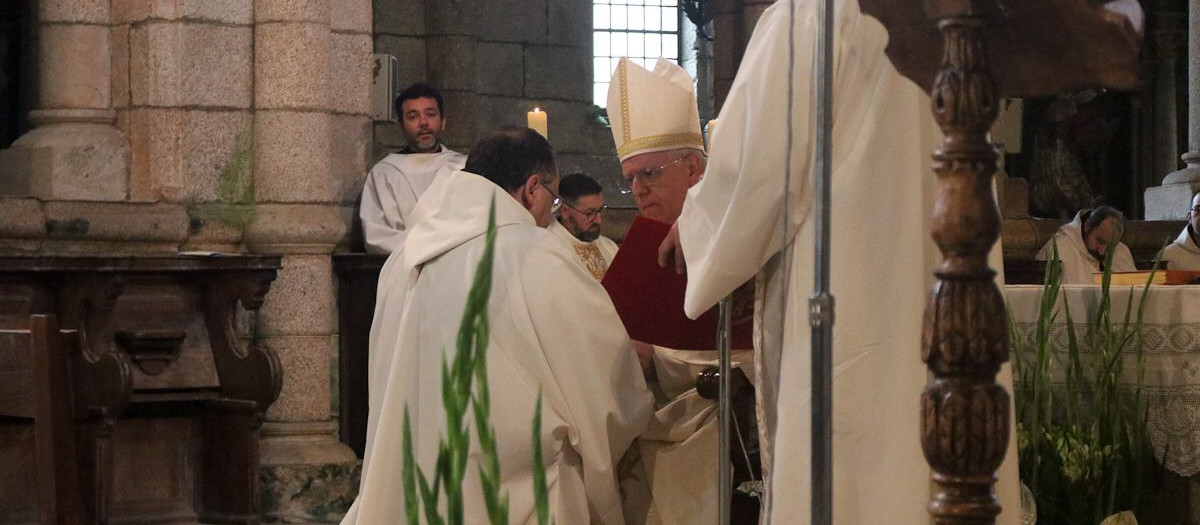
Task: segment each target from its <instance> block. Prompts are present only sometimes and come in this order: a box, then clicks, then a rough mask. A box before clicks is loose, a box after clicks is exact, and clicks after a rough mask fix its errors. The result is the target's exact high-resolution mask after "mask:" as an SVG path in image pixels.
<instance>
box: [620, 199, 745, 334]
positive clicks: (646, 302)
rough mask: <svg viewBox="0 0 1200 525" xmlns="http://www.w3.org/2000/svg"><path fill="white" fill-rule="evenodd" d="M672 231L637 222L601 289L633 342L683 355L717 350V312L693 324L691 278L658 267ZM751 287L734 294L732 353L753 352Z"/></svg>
mask: <svg viewBox="0 0 1200 525" xmlns="http://www.w3.org/2000/svg"><path fill="white" fill-rule="evenodd" d="M670 231H671V225H670V224H666V223H662V222H658V221H655V220H652V219H647V218H645V217H642V216H640V215H639V216H637V217H636V218H634V220H633V224H632V225H631V226H630V227H629V232H628V233H626V234H625V240H624V241H622V242H621V248H620V249H619V250H617V255H616V256H615V257H613V261H612V264H610V265H609V266H608V271H607V272H606V273H605V274H604V279H603V280H602V281H601V284H603V285H604V288H605V289H606V290H608V295H609V297H611V298H612V302H613V306H616V308H617V314H618V315H620V316H621V322H623V323H624V324H625V330H626V331H628V332H629V337H631V338H633V339H635V340H638V341H643V342H646V343H650V344H654V345H658V346H664V347H667V348H675V349H679V350H713V349H716V348H717V308H716V307H713V308H712V309H711V310H709V311H708V312H705V313H704V315H702V316H700V318H699V319H697V320H695V321H693V320H691V319H688V318H687V315H685V314H684V313H683V296H684V293H685V291H686V290H687V277H686V276H684V275H679V274H677V273H675V269H674V267H669V268H662V267H660V266H659V265H658V246H659V245H660V244H662V241H663V239H665V238H666V236H667V233H668V232H670ZM753 308H754V291H753V286H752V284H748V285H745V286H742V287H741V288H739V289H738V291H737V292H735V293H734V308H733V323H732V336H733V337H732V348H734V349H748V348H752V347H753V344H754V343H753V338H752V331H751V330H752V328H753V325H754V321H753V317H754V316H753V313H754V310H753Z"/></svg>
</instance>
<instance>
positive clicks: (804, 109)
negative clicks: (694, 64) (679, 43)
mask: <svg viewBox="0 0 1200 525" xmlns="http://www.w3.org/2000/svg"><path fill="white" fill-rule="evenodd" d="M792 6H794V9H795V12H794V15H795V24H794V26H793V25H792V23H791V22H790V21H789V14H790V13H789V12H788V10H789V8H791V7H792ZM817 8H818V3H817V2H812V1H808V2H795V3H793V2H788V1H781V2H776V3H775V4H774V5H772V6H771V7H770V8H768V9H767V10H766V11H765V12H764V14H763V16H762V18H760V19H759V22H758V26H757V28H756V29H755V33H754V36H753V38H752V39H751V41H750V43H749V45H748V47H747V49H746V53H745V55H744V57H743V59H742V63H741V66H740V69H739V71H738V74H737V77H736V78H735V80H734V83H733V85H732V87H731V89H730V92H729V95H728V98H727V99H726V100H725V104H724V106H723V107H722V110H721V114H720V115H719V119H720V122H721V124H720V128H719V131H718V132H717V133H715V135H714V141H713V147H712V150H711V156H710V158H709V162H708V168H707V170H706V173H705V176H704V179H703V180H702V181H701V182H700V183H699V184H697V185H696V186H694V187H693V188H692V189H691V190H690V191H689V192H688V196H687V199H686V201H685V204H684V208H683V213H682V215H681V216H680V218H679V221H678V228H679V234H680V241H681V244H682V249H683V253H684V255H685V258H686V261H687V268H688V289H687V297H686V300H685V305H684V307H685V310H686V312H687V314H688V315H689V316H693V317H695V316H699V315H700V314H702V313H703V312H704V311H706V310H707V309H709V308H710V307H712V306H713V305H714V304H716V303H717V302H718V301H719V300H720V299H721V298H722V297H724V296H726V295H728V294H729V293H731V292H732V291H733V290H734V289H735V288H737V287H738V286H739V285H741V284H742V283H743V282H745V281H746V280H748V279H750V278H752V277H756V276H757V278H756V279H757V280H756V285H757V288H756V289H757V292H756V296H757V297H756V305H755V313H756V318H755V334H754V340H755V345H756V348H757V350H758V352H759V354H758V356H757V358H756V365H755V369H756V374H757V376H758V377H757V381H756V387H757V392H758V396H759V407H760V410H761V411H762V412H761V414H760V422H761V423H760V430H761V431H762V434H763V436H762V440H763V442H762V443H761V445H762V453H763V456H764V457H763V461H764V465H765V466H766V467H767V468H768V469H769V472H768V473H767V474H768V476H769V477H768V485H767V493H768V508H767V516H766V520H765V521H764V523H768V524H775V525H782V524H798V523H799V524H802V523H808V520H809V518H810V512H811V510H810V506H811V505H810V504H811V500H810V498H809V495H810V493H811V483H810V464H811V459H810V450H811V445H810V442H811V439H810V432H811V424H810V423H811V422H810V417H811V408H812V407H811V394H810V392H811V379H810V377H811V376H810V361H811V355H810V351H811V327H810V326H809V322H808V320H809V308H808V297H809V296H810V295H811V294H812V291H813V289H814V277H813V271H814V264H815V260H814V254H813V245H814V235H815V229H814V222H813V221H812V220H810V214H811V213H812V211H813V198H814V195H813V192H814V177H815V176H816V172H815V169H816V166H815V158H814V156H815V155H816V151H815V149H814V135H813V133H814V131H813V126H814V123H815V118H814V115H815V112H816V100H815V98H814V96H813V93H814V92H815V88H814V86H815V81H816V79H815V75H816V71H815V63H814V61H815V56H816V52H817V50H816V47H817V46H816V39H815V36H816V35H817V27H818V25H819V17H818V13H817ZM835 12H836V21H835V29H834V31H835V43H834V64H835V70H836V71H835V78H834V85H833V93H834V97H833V105H834V108H833V159H832V169H833V173H832V175H833V180H832V188H831V189H832V216H831V225H832V231H831V234H832V251H831V257H830V261H831V268H832V272H831V274H832V276H831V286H832V290H831V291H832V295H833V296H834V297H835V300H836V322H835V324H834V334H833V344H834V349H833V374H834V376H833V412H834V413H833V415H832V423H833V443H834V457H833V498H834V501H833V519H834V522H835V523H838V524H839V525H857V524H876V523H897V524H901V523H902V524H914V523H928V521H929V515H928V513H927V510H926V505H927V503H928V496H929V481H928V480H929V468H928V466H927V464H926V461H925V459H924V457H923V454H922V452H921V445H920V432H919V427H920V413H921V412H920V395H921V391H922V390H923V388H924V386H925V384H926V380H927V379H926V378H927V375H926V369H925V366H924V364H923V363H922V362H921V360H920V355H921V349H920V344H921V327H922V317H923V310H924V303H925V299H926V298H927V296H928V293H929V290H930V286H931V285H932V275H931V274H932V271H933V269H934V268H935V266H936V263H937V262H938V259H937V258H936V253H937V252H936V251H935V250H932V249H931V246H932V242H931V240H930V237H929V232H930V225H929V214H930V212H929V210H931V209H932V202H933V198H932V195H933V185H932V182H933V181H934V175H933V173H932V170H931V162H930V159H929V157H930V154H931V152H932V151H933V149H934V146H935V140H937V139H939V138H940V136H939V134H938V133H937V131H936V129H935V128H934V127H933V124H932V117H931V112H930V101H929V98H928V97H927V96H926V95H925V94H924V93H922V92H921V90H920V89H919V88H918V87H917V86H916V85H915V84H913V83H911V82H910V81H908V80H906V79H904V78H902V77H901V76H900V75H899V73H897V72H896V70H895V68H894V67H893V66H892V64H891V63H890V62H889V61H888V58H887V57H886V55H885V54H884V47H885V46H886V44H887V34H886V32H885V31H884V29H883V27H882V26H881V25H880V24H879V22H878V21H876V20H875V19H873V18H869V17H867V16H865V15H862V14H861V13H860V11H859V8H858V3H857V2H853V1H848V0H843V1H838V2H836V10H835ZM789 31H790V35H789ZM789 36H790V37H791V38H792V39H793V40H794V42H795V48H794V59H795V66H794V70H793V77H792V78H788V75H787V74H786V72H788V71H789V51H791V50H789V49H788V43H789ZM789 84H790V85H791V87H792V88H793V89H794V95H793V96H792V104H793V107H792V109H793V114H792V115H790V116H789V115H788V112H787V111H786V108H787V107H788V98H789ZM789 117H790V133H791V134H792V138H791V140H792V144H793V145H794V148H793V149H792V151H791V159H790V167H791V170H790V173H791V179H790V193H788V194H787V195H786V197H785V192H784V179H785V177H784V175H785V173H788V170H787V164H788V160H789V159H787V156H788V155H787V151H788V142H789ZM785 206H786V207H787V209H788V213H789V216H788V219H789V224H788V225H787V227H786V230H785V231H786V232H787V233H788V238H787V239H782V238H781V237H782V235H783V231H781V230H784V219H785V217H784V212H783V209H784V207H785ZM789 265H790V266H789ZM999 380H1000V381H1001V382H1004V381H1006V379H1005V378H1004V377H1001V378H1000V379H999ZM1007 381H1011V380H1010V379H1007ZM1007 385H1008V386H1010V387H1011V382H1008V383H1007ZM1009 442H1010V445H1015V438H1014V439H1010V440H1009ZM1016 464H1017V462H1016V454H1015V446H1010V447H1009V455H1008V458H1007V459H1006V462H1005V465H1004V466H1002V467H1001V470H1000V473H999V479H1000V482H999V483H998V485H997V492H998V496H999V498H1000V501H1001V504H1002V505H1003V506H1004V509H1005V510H1004V512H1003V513H1002V514H1001V516H1000V523H1019V522H1020V521H1019V520H1020V516H1021V513H1020V510H1019V509H1020V504H1019V499H1018V498H1019V496H1018V494H1019V493H1018V490H1017V487H1018V484H1017V469H1016Z"/></svg>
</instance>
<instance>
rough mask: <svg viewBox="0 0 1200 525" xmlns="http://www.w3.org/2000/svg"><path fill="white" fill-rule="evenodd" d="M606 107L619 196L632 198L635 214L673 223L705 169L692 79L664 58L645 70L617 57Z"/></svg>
mask: <svg viewBox="0 0 1200 525" xmlns="http://www.w3.org/2000/svg"><path fill="white" fill-rule="evenodd" d="M608 108H609V120H610V121H611V122H612V132H613V139H614V142H616V145H617V156H618V157H619V158H620V160H621V175H622V184H621V191H622V193H625V194H628V195H632V196H633V201H634V203H635V204H636V205H637V208H638V213H639V214H640V215H641V216H643V217H646V218H647V219H654V220H656V221H658V222H664V223H668V224H670V223H673V222H675V219H676V218H678V217H679V213H680V212H681V211H682V210H683V199H684V197H685V196H686V195H687V191H688V188H691V187H692V186H694V185H695V184H696V183H697V182H700V177H701V176H702V175H703V174H704V166H705V156H704V138H703V137H701V136H700V115H699V113H698V112H697V110H696V92H695V89H694V88H693V85H692V78H691V77H690V76H688V74H687V71H684V69H683V68H681V67H679V65H678V64H676V63H674V62H671V61H669V60H664V59H661V58H660V59H658V62H657V63H656V64H655V66H654V71H649V70H647V69H645V68H643V67H641V66H639V65H637V64H635V63H633V62H631V61H630V60H629V59H628V58H622V59H621V60H620V62H618V64H617V69H616V71H615V72H614V73H613V79H612V84H611V85H610V86H609V90H608Z"/></svg>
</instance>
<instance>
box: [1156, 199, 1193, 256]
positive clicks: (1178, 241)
mask: <svg viewBox="0 0 1200 525" xmlns="http://www.w3.org/2000/svg"><path fill="white" fill-rule="evenodd" d="M1186 217H1187V225H1186V226H1184V227H1183V231H1180V232H1179V236H1178V237H1176V238H1175V240H1174V241H1173V242H1171V244H1168V245H1167V247H1166V248H1164V249H1163V255H1162V259H1163V261H1165V262H1166V263H1167V264H1169V268H1171V269H1172V270H1193V271H1195V270H1200V244H1197V243H1196V239H1198V238H1200V193H1197V194H1195V195H1192V203H1191V205H1190V206H1189V207H1188V211H1187V215H1186Z"/></svg>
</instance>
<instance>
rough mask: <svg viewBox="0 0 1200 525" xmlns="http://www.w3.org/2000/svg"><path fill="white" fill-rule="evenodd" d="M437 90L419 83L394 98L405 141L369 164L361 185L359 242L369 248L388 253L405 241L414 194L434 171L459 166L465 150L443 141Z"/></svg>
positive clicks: (422, 190)
mask: <svg viewBox="0 0 1200 525" xmlns="http://www.w3.org/2000/svg"><path fill="white" fill-rule="evenodd" d="M444 105H445V104H444V102H443V100H442V94H441V93H439V92H438V90H436V89H434V88H432V87H430V86H429V85H428V84H425V83H423V82H418V83H416V84H413V85H411V86H409V87H408V88H407V89H405V90H404V91H402V92H400V95H399V96H397V97H396V107H397V113H399V116H400V131H401V133H403V134H404V141H405V143H406V144H405V146H404V148H403V149H401V150H400V151H399V152H397V153H393V154H391V155H388V156H387V157H385V158H384V159H383V160H381V161H379V163H378V164H375V167H373V168H371V172H370V173H368V174H367V180H366V182H365V183H364V184H363V192H362V204H361V205H360V207H359V210H358V216H359V218H361V219H362V226H363V241H364V243H365V244H366V248H367V252H369V253H392V252H393V251H396V250H397V249H399V248H400V247H402V246H404V238H405V237H406V236H407V235H408V230H409V228H410V227H411V226H412V217H411V215H412V211H413V207H414V206H416V205H417V199H419V198H421V194H423V193H425V190H427V189H429V185H430V184H433V181H434V179H435V178H436V177H438V176H439V175H445V174H448V173H450V172H452V171H454V170H457V169H461V168H462V167H463V164H465V163H466V162H467V157H466V155H463V154H462V153H459V152H457V151H453V150H450V149H448V148H446V147H445V146H443V145H442V130H443V129H445V127H446V116H445V113H444V108H443V106H444Z"/></svg>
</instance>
